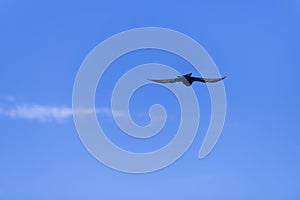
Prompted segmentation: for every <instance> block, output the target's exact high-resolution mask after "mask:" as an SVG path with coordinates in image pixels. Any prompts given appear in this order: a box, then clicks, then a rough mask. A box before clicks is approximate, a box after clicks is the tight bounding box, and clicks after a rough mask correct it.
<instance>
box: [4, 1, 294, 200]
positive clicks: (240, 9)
mask: <svg viewBox="0 0 300 200" xmlns="http://www.w3.org/2000/svg"><path fill="white" fill-rule="evenodd" d="M100 2H101V1H82V2H81V3H78V2H74V1H49V2H44V1H34V0H33V1H8V0H3V1H1V2H0V27H1V29H0V30H1V31H0V58H1V65H0V199H7V200H10V199H13V200H14V199H66V198H72V199H74V200H75V199H84V198H88V199H96V198H98V199H99V198H102V199H167V198H168V199H183V198H185V199H195V200H196V199H197V200H198V199H273V200H274V199H278V200H279V199H300V192H299V185H300V181H299V180H300V171H299V169H300V160H299V158H300V157H299V152H300V145H299V143H300V135H299V128H298V125H299V117H298V113H299V112H300V109H299V108H300V106H299V102H300V95H299V91H300V90H299V72H300V68H299V67H300V61H299V46H300V39H299V35H300V3H299V1H296V0H294V1H291V0H289V1H276V0H275V1H249V2H243V1H156V0H154V1H147V2H146V1H145V2H142V1H122V2H121V1H120V2H118V1H109V2H110V3H100ZM144 26H159V27H165V28H170V29H174V30H177V31H180V32H182V33H184V34H187V35H189V36H190V37H192V38H194V39H195V40H196V41H198V42H199V43H200V44H201V45H202V46H203V47H204V48H205V49H206V50H207V51H208V53H209V54H210V55H211V57H212V58H213V59H214V61H215V63H216V64H217V66H218V68H219V70H220V73H221V74H222V75H227V76H228V78H227V79H226V80H225V87H226V92H227V101H228V102H227V109H228V111H227V117H226V123H225V126H224V129H223V132H222V135H221V138H220V140H219V141H218V143H217V145H216V146H215V148H214V149H213V151H212V152H211V153H210V154H209V156H208V157H206V158H205V159H203V160H199V159H198V156H197V155H198V150H199V147H200V145H201V143H202V141H203V137H204V134H205V131H206V129H207V126H208V122H209V113H210V109H209V107H210V102H209V95H208V91H207V88H206V87H205V86H204V85H201V84H195V85H193V88H194V90H195V91H197V93H198V98H199V99H201V100H199V101H200V105H201V124H200V128H199V131H198V135H197V137H196V139H195V141H194V143H193V144H192V146H191V148H190V149H189V150H188V151H187V152H186V153H185V154H184V155H183V156H182V157H181V158H180V159H179V160H178V161H176V162H175V163H174V164H173V165H171V166H169V167H167V168H165V169H163V170H160V171H157V172H154V173H149V174H142V175H133V174H126V173H121V172H118V171H115V170H112V169H110V168H108V167H106V166H104V165H103V164H101V163H100V162H98V161H97V160H96V159H94V158H93V157H92V156H91V155H90V154H89V153H88V152H87V151H86V149H85V147H84V146H83V145H82V143H81V141H80V139H79V137H78V134H77V131H76V129H75V126H74V122H73V120H72V116H71V115H70V113H69V111H70V109H69V108H70V107H71V105H72V89H73V83H74V80H75V76H76V73H77V70H78V69H79V67H80V64H81V62H82V61H83V60H84V58H85V57H86V56H87V54H88V53H89V52H90V51H91V50H92V49H93V48H94V47H95V46H96V45H97V44H98V43H100V42H101V41H103V40H105V39H106V38H108V37H109V36H111V35H113V34H116V33H118V32H121V31H124V30H127V29H131V28H137V27H144ZM147 53H149V54H148V55H147ZM153 61H155V62H161V63H164V64H169V65H170V66H173V65H174V67H175V68H176V69H178V70H179V71H181V72H182V73H186V72H190V71H191V69H192V68H191V66H188V65H187V64H186V63H185V62H184V61H183V60H180V59H178V58H174V57H172V56H170V55H169V54H166V53H163V52H156V51H153V52H150V51H149V52H145V51H144V52H136V54H129V55H128V57H127V58H126V57H124V58H120V60H118V62H116V63H114V65H115V67H113V66H112V68H111V69H110V71H108V72H107V76H106V78H105V77H104V80H103V81H104V82H103V84H102V87H103V88H102V89H101V82H100V84H99V91H98V93H97V95H96V96H97V99H99V101H97V105H98V106H102V105H105V104H106V103H107V102H108V100H109V96H108V95H109V94H110V92H111V91H110V89H111V88H112V86H111V87H110V86H109V83H110V80H109V78H107V77H108V76H109V75H112V76H113V78H112V79H113V81H116V79H117V77H120V76H121V75H122V73H124V71H126V70H128V69H130V68H131V66H135V65H137V64H142V63H146V62H153ZM121 66H124V68H122V67H121ZM118 67H119V68H118ZM119 69H122V70H119ZM114 75H115V76H114ZM105 81H106V83H105ZM105 85H107V87H106V86H105ZM150 89H151V88H150ZM150 89H149V92H151V91H153V88H152V90H150ZM145 90H147V88H145ZM157 90H158V91H159V94H160V95H162V98H161V99H160V100H161V103H162V104H163V103H166V102H168V101H169V99H172V98H173V97H172V95H171V94H170V93H168V92H165V90H161V88H160V87H157ZM101 95H102V96H101ZM164 95H165V96H164ZM156 96H157V95H156ZM101 97H103V99H102V98H101ZM133 100H135V101H133V102H132V104H133V105H134V106H132V108H133V113H135V111H136V113H142V114H143V113H146V112H147V109H148V107H147V106H146V107H144V104H142V103H141V102H143V96H142V95H141V93H138V92H137V93H136V94H135V96H134V98H133ZM157 100H159V99H157V98H153V99H147V105H148V104H151V103H153V102H156V101H157ZM172 101H173V102H172V103H170V104H167V105H166V109H167V110H168V111H171V112H172V110H173V106H176V101H174V100H172ZM143 103H144V102H143ZM175 110H176V109H175ZM170 115H171V116H173V118H172V119H170V120H171V121H170V122H168V123H167V125H168V126H167V127H166V129H165V131H167V132H168V131H169V130H170V132H172V131H171V130H176V128H177V127H178V124H177V123H176V120H178V118H179V115H178V113H176V111H174V113H173V114H170ZM145 116H146V115H139V116H136V117H135V116H133V117H135V119H136V120H137V123H140V124H145V123H147V122H148V121H147V120H149V119H148V118H146V117H145ZM99 118H100V119H101V120H102V122H103V124H104V126H105V127H104V128H106V129H109V130H110V131H111V132H112V133H115V134H118V133H119V130H118V129H117V128H116V127H115V126H114V123H113V122H112V118H111V116H109V115H105V113H103V114H102V115H101V116H99ZM172 120H173V121H172ZM170 138H172V136H170V135H167V136H166V137H161V138H160V139H161V140H159V137H158V138H155V139H154V140H153V141H149V142H148V143H146V144H145V145H143V144H141V143H139V142H137V141H134V140H133V141H129V140H128V139H126V138H125V137H124V138H122V137H116V136H115V135H112V136H111V139H112V140H113V141H114V142H115V143H117V144H119V145H121V146H122V145H123V146H124V148H128V149H129V150H134V151H148V150H154V149H156V148H157V147H160V145H162V143H165V142H167V141H168V140H169V139H170ZM135 143H136V144H135ZM144 147H145V148H144Z"/></svg>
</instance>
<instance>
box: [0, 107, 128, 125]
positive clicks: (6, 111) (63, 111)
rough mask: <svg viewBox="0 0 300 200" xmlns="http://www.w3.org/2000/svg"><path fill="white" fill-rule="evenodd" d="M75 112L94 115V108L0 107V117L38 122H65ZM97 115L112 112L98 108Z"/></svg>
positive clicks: (105, 108)
mask: <svg viewBox="0 0 300 200" xmlns="http://www.w3.org/2000/svg"><path fill="white" fill-rule="evenodd" d="M73 112H75V113H76V114H82V115H88V114H92V113H94V109H93V108H82V109H78V110H74V111H73V110H72V108H71V107H68V106H47V105H40V104H17V105H14V106H12V107H9V108H5V107H1V106H0V115H2V116H6V117H10V118H12V119H27V120H38V121H40V122H50V121H55V122H63V121H65V120H67V119H69V118H71V117H72V115H73ZM95 112H96V113H97V114H103V115H105V116H111V115H112V114H111V110H110V108H108V107H103V108H96V109H95ZM115 115H116V117H122V116H124V113H123V112H116V113H115Z"/></svg>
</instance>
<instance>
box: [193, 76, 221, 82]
mask: <svg viewBox="0 0 300 200" xmlns="http://www.w3.org/2000/svg"><path fill="white" fill-rule="evenodd" d="M225 78H226V76H224V77H222V78H194V80H195V81H200V82H203V83H216V82H219V81H222V80H223V79H225Z"/></svg>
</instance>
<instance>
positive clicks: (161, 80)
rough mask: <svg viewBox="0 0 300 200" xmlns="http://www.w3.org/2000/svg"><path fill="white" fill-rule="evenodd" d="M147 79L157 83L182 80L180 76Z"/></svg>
mask: <svg viewBox="0 0 300 200" xmlns="http://www.w3.org/2000/svg"><path fill="white" fill-rule="evenodd" d="M148 80H149V81H153V82H157V83H176V82H180V81H182V78H180V77H178V78H171V79H148Z"/></svg>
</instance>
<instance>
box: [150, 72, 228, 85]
mask: <svg viewBox="0 0 300 200" xmlns="http://www.w3.org/2000/svg"><path fill="white" fill-rule="evenodd" d="M225 78H226V76H224V77H222V78H200V77H193V76H192V73H189V74H185V75H182V76H177V78H172V79H148V80H150V81H154V82H157V83H176V82H182V83H183V84H184V85H186V86H191V85H192V83H193V82H195V81H198V82H202V83H216V82H219V81H221V80H223V79H225Z"/></svg>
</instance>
